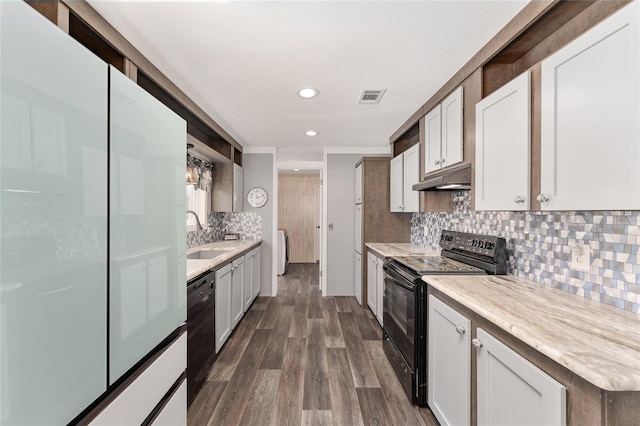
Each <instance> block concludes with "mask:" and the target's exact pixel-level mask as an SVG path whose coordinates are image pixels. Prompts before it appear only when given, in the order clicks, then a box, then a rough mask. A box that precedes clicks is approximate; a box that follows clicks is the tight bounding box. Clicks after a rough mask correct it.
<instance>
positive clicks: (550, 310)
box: [423, 275, 640, 391]
mask: <svg viewBox="0 0 640 426" xmlns="http://www.w3.org/2000/svg"><path fill="white" fill-rule="evenodd" d="M423 280H424V281H425V282H427V283H429V284H430V285H431V286H432V287H433V288H435V289H436V290H439V291H440V292H442V293H444V294H445V295H447V296H449V297H451V298H452V299H453V300H455V301H457V302H458V303H460V304H462V305H463V306H465V307H467V308H468V309H470V310H472V311H474V312H476V313H477V314H479V315H480V316H482V317H484V318H485V319H487V320H488V321H490V322H492V323H493V324H495V325H497V326H498V327H500V328H502V329H504V330H505V331H507V332H509V333H510V334H511V335H513V336H514V337H516V338H518V339H520V340H521V341H523V342H524V343H526V344H528V345H529V346H531V347H533V348H535V349H536V350H538V351H539V352H541V353H543V354H544V355H546V356H548V357H549V358H551V359H552V360H554V361H556V362H557V363H558V364H560V365H562V366H564V367H566V368H567V369H569V370H570V371H572V372H574V373H575V374H577V375H579V376H580V377H582V378H584V379H585V380H587V381H588V382H590V383H592V384H593V385H595V386H597V387H599V388H600V389H603V390H606V391H640V320H639V319H638V317H637V316H636V315H635V314H633V313H630V312H625V311H623V310H621V309H617V308H614V307H612V306H607V305H603V304H601V303H599V302H596V301H593V300H587V299H585V298H583V297H580V296H577V295H573V294H570V293H567V292H564V291H562V290H559V289H554V288H551V287H548V286H541V285H540V284H538V283H535V282H532V281H529V280H527V279H524V278H519V277H516V276H513V275H502V276H491V275H487V276H477V275H476V276H469V275H467V276H464V275H450V276H443V275H432V276H428V277H427V276H425V277H423Z"/></svg>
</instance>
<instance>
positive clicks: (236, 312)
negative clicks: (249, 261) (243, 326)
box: [231, 257, 244, 328]
mask: <svg viewBox="0 0 640 426" xmlns="http://www.w3.org/2000/svg"><path fill="white" fill-rule="evenodd" d="M243 293H244V257H241V258H239V259H236V260H234V261H233V264H232V266H231V316H232V320H231V328H236V325H238V323H239V322H240V320H241V319H242V316H243V315H244V303H243V297H242V296H243Z"/></svg>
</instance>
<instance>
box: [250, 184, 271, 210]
mask: <svg viewBox="0 0 640 426" xmlns="http://www.w3.org/2000/svg"><path fill="white" fill-rule="evenodd" d="M267 199H268V197H267V191H265V190H264V189H262V188H253V189H252V190H250V191H249V193H248V194H247V201H248V202H249V205H250V206H251V207H262V206H264V205H265V204H267Z"/></svg>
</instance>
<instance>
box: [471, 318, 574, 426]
mask: <svg viewBox="0 0 640 426" xmlns="http://www.w3.org/2000/svg"><path fill="white" fill-rule="evenodd" d="M477 338H478V340H479V341H480V343H481V344H482V347H480V348H478V364H477V365H478V367H477V372H478V381H477V382H478V392H477V394H478V425H479V426H485V425H486V426H493V425H513V426H537V425H547V426H563V425H565V424H566V388H565V387H564V386H562V385H561V384H560V383H558V382H556V381H555V380H554V379H552V378H551V377H549V376H548V375H547V374H545V373H544V372H543V371H541V370H540V369H538V368H537V367H536V366H534V365H533V364H531V363H530V362H529V361H527V360H526V359H524V358H522V357H521V356H520V355H518V354H517V353H515V352H514V351H512V350H511V349H510V348H508V347H507V346H505V345H504V344H503V343H501V342H500V341H499V340H497V339H496V338H495V337H493V336H492V335H490V334H489V333H487V332H486V331H484V330H483V329H481V328H479V329H478V330H477Z"/></svg>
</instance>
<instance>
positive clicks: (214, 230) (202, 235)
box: [187, 212, 262, 248]
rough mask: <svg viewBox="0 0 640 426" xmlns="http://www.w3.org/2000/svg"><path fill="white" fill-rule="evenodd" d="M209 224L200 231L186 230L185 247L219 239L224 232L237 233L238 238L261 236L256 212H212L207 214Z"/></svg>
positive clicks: (258, 216)
mask: <svg viewBox="0 0 640 426" xmlns="http://www.w3.org/2000/svg"><path fill="white" fill-rule="evenodd" d="M208 223H209V226H208V227H207V228H205V229H203V230H201V231H192V232H187V248H192V247H196V246H201V245H203V244H209V243H212V242H214V241H219V240H221V239H222V238H223V237H224V234H226V233H239V234H240V238H243V239H247V240H255V239H258V238H262V217H261V216H260V215H259V214H258V213H248V212H238V213H226V212H214V213H210V214H209V221H208Z"/></svg>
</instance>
